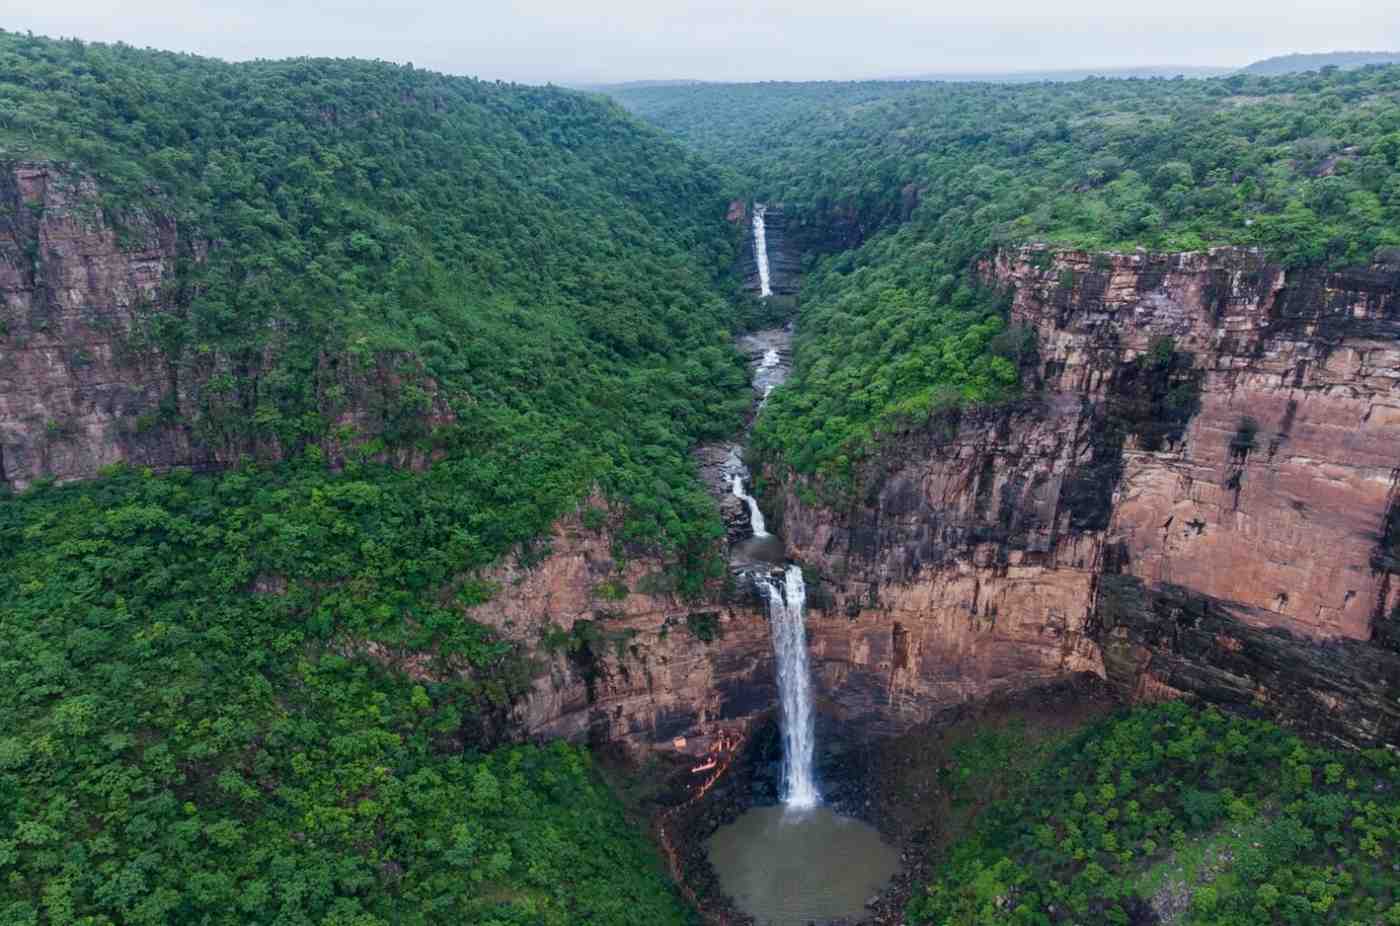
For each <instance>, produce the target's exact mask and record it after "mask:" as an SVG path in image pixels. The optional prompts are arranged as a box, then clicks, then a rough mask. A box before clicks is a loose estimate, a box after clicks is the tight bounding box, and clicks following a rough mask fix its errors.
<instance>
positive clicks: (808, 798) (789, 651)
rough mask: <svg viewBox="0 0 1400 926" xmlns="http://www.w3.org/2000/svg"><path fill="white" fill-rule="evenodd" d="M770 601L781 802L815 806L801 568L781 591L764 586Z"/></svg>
mask: <svg viewBox="0 0 1400 926" xmlns="http://www.w3.org/2000/svg"><path fill="white" fill-rule="evenodd" d="M759 588H761V589H763V593H764V595H766V596H767V598H768V622H769V625H770V627H771V631H770V632H771V633H772V635H773V657H774V659H775V661H776V662H777V666H778V701H779V703H780V705H781V707H782V728H783V803H785V804H787V806H789V807H794V808H805V807H815V806H816V805H817V803H818V802H820V800H821V795H820V794H818V793H817V783H816V781H815V779H814V777H813V775H812V754H813V751H814V749H815V746H816V738H817V737H816V715H815V713H814V712H813V709H812V673H811V670H810V668H809V667H808V665H807V626H806V611H807V586H806V584H805V583H804V582H803V581H802V567H800V566H794V565H790V566H788V567H787V571H786V572H785V573H784V574H783V583H782V585H781V586H779V585H778V583H777V582H776V581H775V580H769V581H767V582H762V583H760V585H759Z"/></svg>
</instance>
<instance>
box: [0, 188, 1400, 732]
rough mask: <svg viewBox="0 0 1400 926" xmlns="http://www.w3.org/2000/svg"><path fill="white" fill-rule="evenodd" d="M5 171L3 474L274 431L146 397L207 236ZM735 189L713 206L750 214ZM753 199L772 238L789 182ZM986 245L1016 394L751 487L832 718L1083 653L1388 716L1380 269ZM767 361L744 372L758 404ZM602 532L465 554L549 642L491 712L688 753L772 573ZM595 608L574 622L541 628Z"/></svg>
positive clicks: (713, 715)
mask: <svg viewBox="0 0 1400 926" xmlns="http://www.w3.org/2000/svg"><path fill="white" fill-rule="evenodd" d="M0 193H3V194H4V196H5V198H6V202H7V203H8V204H9V206H10V215H11V218H10V219H9V220H8V224H7V227H6V229H5V232H6V233H5V235H4V238H3V240H2V241H0V254H3V261H0V292H2V293H3V296H4V299H5V301H6V305H7V307H8V312H9V316H8V317H10V318H11V319H12V320H14V321H11V323H10V324H9V326H8V327H7V329H6V331H5V333H4V339H3V341H4V344H3V357H4V359H3V370H4V372H3V376H4V377H5V383H6V388H5V389H4V390H3V405H0V450H2V451H3V466H4V468H3V473H4V478H5V480H6V481H7V482H8V483H9V484H10V485H11V486H13V487H15V488H23V487H24V486H26V485H28V484H29V483H31V482H33V481H34V480H36V479H40V478H45V479H51V478H57V479H60V480H64V479H75V478H82V477H90V476H93V475H95V474H96V473H97V472H98V470H99V469H100V468H101V467H102V466H104V465H106V464H109V463H112V462H116V461H119V460H120V461H126V462H130V463H133V464H137V465H149V466H153V467H156V468H158V469H169V468H171V467H195V468H207V467H213V466H217V465H220V464H221V463H223V462H226V461H229V460H231V459H233V458H234V455H236V454H237V453H239V452H249V451H258V450H259V449H261V450H262V451H264V452H271V453H272V454H274V455H275V453H276V448H256V447H247V446H221V445H220V444H218V442H217V441H210V440H209V439H208V438H207V437H204V438H201V437H196V436H195V435H194V434H192V433H191V432H189V430H188V429H186V428H182V427H179V426H172V425H170V424H169V423H168V422H167V420H166V419H165V418H162V417H161V415H160V414H159V412H160V407H161V402H163V401H164V402H173V403H175V404H176V405H181V404H184V403H187V402H188V401H189V398H188V397H189V395H190V394H191V393H194V392H197V391H198V389H199V388H200V380H199V379H198V378H197V377H201V376H203V377H208V376H212V375H214V374H215V373H216V372H217V369H216V367H215V366H211V367H210V368H209V369H206V370H203V371H200V370H199V369H198V368H197V367H195V368H194V369H190V368H188V367H186V368H182V369H181V370H180V371H179V376H178V381H176V380H177V376H176V372H175V369H174V367H173V365H165V364H163V363H162V362H161V361H160V358H159V356H158V354H157V352H156V351H155V350H154V349H153V348H150V347H149V346H147V347H143V346H142V342H141V338H140V337H139V334H140V318H141V311H140V307H141V305H142V304H143V302H149V301H151V300H159V299H161V298H165V296H164V295H163V294H165V293H168V290H167V289H162V287H161V283H162V281H163V280H164V279H165V278H166V277H168V275H169V274H171V273H172V268H173V266H174V264H175V262H176V261H177V260H179V259H181V256H182V255H186V256H191V255H192V256H193V258H194V259H197V258H198V255H199V253H200V249H199V246H198V245H197V244H196V243H193V242H190V241H184V240H182V238H181V235H182V234H183V232H181V231H180V230H179V229H176V228H175V227H173V226H171V225H170V224H168V223H164V222H162V221H161V220H160V219H158V218H155V217H152V218H149V219H147V220H145V221H144V222H143V223H142V224H137V225H135V226H128V227H126V228H124V229H123V231H122V236H123V237H121V238H120V239H119V236H118V232H117V230H116V229H114V228H112V227H111V226H110V225H108V224H106V223H105V222H104V220H103V218H102V216H101V212H100V210H98V209H96V208H95V207H94V205H93V203H94V198H93V197H94V191H93V189H92V188H91V184H90V182H88V181H84V180H81V179H74V178H72V177H68V176H65V175H63V174H62V173H61V172H58V171H56V170H54V169H53V168H51V167H43V166H38V165H18V166H14V167H12V168H11V169H10V170H8V171H7V172H6V173H5V174H4V175H3V185H0ZM748 208H749V207H747V206H746V205H745V204H742V203H740V204H736V206H735V207H734V208H732V209H731V216H730V218H731V220H735V221H744V222H747V221H748V220H747V218H746V217H747V216H748V215H751V214H752V213H750V212H749V211H748ZM766 225H767V229H768V233H769V234H770V235H774V234H775V233H776V234H777V235H778V236H781V232H782V228H783V218H782V211H781V209H780V208H778V207H769V209H768V210H767V215H766ZM749 253H750V255H751V251H750V252H749ZM743 260H747V261H748V262H749V263H750V264H752V263H753V258H752V256H750V257H748V258H745V259H743ZM771 263H772V268H773V280H772V288H773V290H774V291H775V292H777V293H779V294H784V293H786V294H792V293H795V292H796V289H797V283H796V273H795V267H796V257H795V254H794V253H793V251H792V248H791V247H790V246H789V245H788V244H786V243H785V242H783V241H782V239H781V237H779V238H778V243H777V246H776V249H775V253H774V256H773V257H772V258H771ZM740 273H741V276H744V275H747V276H748V277H749V278H750V279H752V278H753V277H754V276H756V275H757V271H756V270H754V269H753V268H752V267H750V268H749V269H747V270H746V269H744V268H743V267H742V266H741V269H740ZM979 273H980V274H981V276H982V278H983V279H984V281H985V282H986V283H987V284H988V285H991V286H994V287H996V288H998V289H1001V290H1004V291H1006V292H1007V293H1008V295H1009V298H1010V300H1011V301H1010V306H1011V308H1010V323H1011V326H1012V328H1013V329H1014V330H1018V331H1022V332H1026V333H1027V335H1026V343H1027V345H1028V347H1027V350H1026V352H1025V356H1024V357H1023V360H1022V364H1023V375H1024V378H1025V382H1026V385H1025V389H1024V391H1023V395H1022V397H1021V398H1019V399H1017V400H1015V401H1013V402H1010V403H1008V404H1005V405H1003V406H1000V407H992V408H977V407H970V408H965V409H962V410H960V411H955V412H949V413H946V414H943V415H939V416H937V417H936V418H935V419H934V420H933V421H932V422H931V423H930V424H929V425H928V426H927V427H922V428H917V429H913V430H910V431H908V432H906V433H900V434H897V435H894V436H893V437H891V438H890V439H889V440H887V441H886V442H885V443H884V445H883V446H882V449H881V452H880V454H879V456H878V458H877V459H876V460H874V461H872V463H871V464H869V467H868V471H867V472H866V473H864V474H863V476H864V480H865V481H864V484H865V485H866V486H868V487H869V491H868V492H866V493H865V494H864V496H863V497H861V498H859V499H857V500H856V501H855V502H854V503H853V504H850V505H849V506H846V507H838V508H829V507H826V506H824V505H823V504H821V503H820V502H819V501H818V500H817V496H816V495H815V494H814V493H812V492H810V491H808V490H807V489H806V487H805V486H804V484H803V483H802V482H801V481H800V480H796V479H789V480H787V481H786V482H782V483H773V482H771V481H770V483H769V485H770V486H774V485H776V487H777V489H776V491H770V492H768V493H767V494H766V495H764V496H762V497H760V498H759V503H760V504H761V505H762V507H763V508H764V509H765V511H766V513H767V515H768V527H769V529H770V530H771V531H773V532H774V533H777V534H779V535H781V537H782V538H783V539H784V540H785V541H786V543H787V547H788V555H790V556H791V557H792V558H793V559H794V560H796V561H797V562H800V563H801V564H802V565H803V567H804V570H805V572H806V577H807V585H808V609H809V621H808V632H809V648H810V656H811V660H812V666H813V672H814V681H815V686H816V694H817V699H818V704H819V707H820V710H821V712H822V714H823V717H824V718H825V722H832V723H836V724H838V725H839V726H840V727H842V728H843V729H846V730H849V731H851V732H852V733H853V734H856V735H861V736H868V735H877V734H890V733H896V732H899V731H901V730H905V729H908V728H910V727H912V726H914V725H917V724H920V723H924V722H926V721H929V720H931V719H934V718H936V717H937V716H938V715H939V712H940V711H941V710H944V709H946V708H948V707H950V706H953V705H957V704H958V703H961V702H964V701H967V700H969V699H975V698H979V697H984V696H987V695H990V694H994V693H998V692H1007V691H1012V690H1025V689H1027V688H1030V687H1034V686H1036V685H1039V684H1043V683H1048V682H1052V681H1055V680H1058V679H1062V678H1065V677H1067V676H1072V675H1075V674H1077V673H1089V674H1091V675H1096V676H1099V677H1102V678H1103V679H1105V680H1106V681H1107V682H1108V683H1109V685H1110V686H1111V687H1112V689H1113V690H1114V691H1115V692H1116V693H1117V694H1118V696H1119V697H1120V698H1121V699H1123V700H1124V701H1135V700H1142V699H1163V698H1175V697H1183V696H1186V697H1191V698H1193V699H1200V700H1202V701H1206V702H1210V703H1217V704H1221V705H1226V706H1229V707H1232V708H1235V709H1240V710H1245V711H1248V712H1251V713H1258V714H1261V715H1266V716H1270V717H1274V718H1277V719H1279V720H1280V721H1282V722H1284V723H1288V724H1295V725H1297V726H1299V727H1300V728H1304V729H1307V730H1309V731H1312V732H1314V733H1316V734H1318V735H1320V736H1323V737H1325V738H1328V739H1332V740H1335V741H1337V742H1340V743H1345V744H1349V745H1381V744H1394V743H1395V742H1396V741H1397V737H1400V702H1397V693H1398V692H1397V685H1400V650H1398V648H1400V642H1397V641H1400V629H1397V623H1396V621H1397V618H1396V617H1395V612H1396V606H1397V602H1398V601H1400V588H1397V586H1396V583H1395V582H1394V581H1393V577H1394V576H1395V574H1396V572H1397V570H1400V561H1397V559H1396V552H1395V549H1396V545H1397V544H1400V541H1397V540H1396V531H1400V526H1397V524H1400V502H1397V500H1396V478H1397V477H1396V473H1397V462H1400V387H1398V386H1397V384H1398V383H1400V347H1397V335H1400V269H1397V268H1396V267H1395V266H1388V265H1384V264H1377V265H1375V266H1373V267H1371V268H1370V269H1366V270H1354V271H1347V272H1331V273H1329V272H1322V271H1306V272H1297V271H1285V270H1284V269H1282V268H1281V267H1279V266H1277V265H1274V264H1271V263H1268V262H1267V261H1265V260H1264V259H1263V258H1262V257H1260V256H1259V255H1257V254H1256V253H1253V252H1250V251H1247V250H1243V249H1228V248H1227V249H1216V250H1212V251H1209V252H1196V253H1183V254H1168V255H1153V254H1147V253H1143V252H1139V253H1135V254H1134V253H1130V254H1112V253H1110V254H1094V253H1084V252H1076V251H1069V250H1064V249H1058V250H1057V249H1052V248H1047V247H1042V246H1028V247H1023V248H1018V249H1002V250H1000V251H999V252H997V253H996V254H995V255H994V256H992V257H990V258H988V259H987V260H985V261H984V262H983V263H982V264H981V265H980V268H979ZM740 346H741V348H742V349H743V350H745V351H747V352H748V354H749V356H750V359H751V363H752V365H753V366H754V367H761V366H762V365H763V362H764V359H765V357H770V358H771V357H776V356H777V353H776V352H778V351H781V353H782V355H783V360H782V362H783V363H784V364H786V363H788V362H789V361H788V359H787V351H788V349H789V348H788V346H787V340H786V336H783V335H781V333H778V334H766V335H762V336H758V337H755V338H750V339H748V340H747V341H742V342H741V344H740ZM323 373H324V375H325V376H326V377H327V383H331V382H339V383H340V385H341V386H342V387H343V393H344V394H345V395H347V396H348V397H349V398H347V399H346V400H345V403H344V409H345V410H344V412H343V415H344V417H345V420H346V421H350V420H356V421H359V422H360V423H361V424H362V425H363V426H364V427H365V429H366V430H367V431H372V430H373V428H374V426H375V425H374V422H373V421H372V420H371V419H372V417H373V416H372V415H370V414H368V412H367V411H366V409H368V408H371V407H372V406H373V402H372V401H370V400H368V399H364V400H363V401H356V398H355V397H356V396H360V397H361V398H362V399H363V397H364V396H366V395H371V394H373V393H374V392H375V391H376V390H378V389H382V388H385V387H386V384H388V383H390V382H391V381H393V379H394V377H395V375H396V374H395V373H394V372H393V370H391V369H387V368H383V364H382V363H381V368H379V369H377V370H376V369H370V370H369V371H364V370H361V371H360V372H358V373H355V374H353V375H352V374H350V373H349V372H348V367H347V365H342V366H341V367H340V368H339V369H338V370H337V368H336V365H335V363H334V358H325V363H324V369H323ZM771 385H772V384H771V383H765V382H762V381H760V382H758V383H756V385H755V387H754V388H755V394H754V404H755V407H757V405H758V404H759V402H760V400H761V399H762V398H763V396H764V394H765V393H766V391H767V389H770V388H771ZM430 414H436V415H445V414H448V413H447V412H445V411H444V410H441V409H439V410H436V411H431V412H430ZM326 449H327V450H328V451H330V456H331V458H332V459H334V455H335V450H336V448H334V447H327V448H326ZM732 452H733V447H731V446H726V447H719V448H702V449H701V450H700V451H698V452H697V461H698V463H699V466H700V469H701V471H702V474H705V475H706V480H707V482H708V484H709V485H710V486H711V490H712V493H713V494H714V496H715V498H716V500H717V502H718V504H719V505H720V507H721V510H722V512H723V513H724V516H725V519H726V523H727V524H729V525H730V540H731V541H735V542H737V541H742V540H744V539H746V536H747V534H748V530H747V523H748V517H747V515H748V512H747V511H746V510H744V505H743V502H742V500H740V499H738V498H736V497H735V495H734V493H733V491H732V488H733V486H732V474H731V475H726V473H725V471H724V465H725V460H726V459H729V457H730V454H731V453H732ZM589 505H590V506H593V507H594V508H595V509H603V510H605V509H606V502H604V501H603V500H602V499H600V498H594V499H592V500H591V501H590V503H589ZM613 520H615V519H613ZM609 523H612V521H609ZM618 553H619V548H618V546H617V545H616V544H615V543H614V542H613V541H612V539H611V538H610V536H609V531H608V526H607V525H604V526H602V527H598V526H597V525H594V526H585V524H584V523H583V520H582V518H581V516H575V517H570V518H566V519H564V520H563V521H561V522H560V523H558V524H557V525H556V527H555V530H554V534H553V536H552V537H551V538H550V540H549V543H548V552H547V554H546V555H545V556H544V557H543V558H542V559H540V560H539V561H538V562H533V563H530V564H528V565H527V564H523V563H520V562H515V561H512V560H507V561H505V562H503V563H502V564H500V565H498V566H496V567H494V568H493V569H491V570H489V571H488V573H487V574H486V575H485V580H486V581H488V582H490V583H491V584H492V585H493V586H494V587H497V588H499V589H501V590H502V591H501V593H500V594H498V595H497V596H495V597H494V598H493V600H491V601H489V602H487V603H485V604H481V605H478V606H476V607H474V608H473V609H472V610H471V611H470V612H469V613H470V615H471V616H472V617H473V618H474V619H476V620H479V621H481V622H483V623H485V624H487V625H488V626H491V627H493V628H495V629H497V630H498V631H499V632H500V633H501V634H502V635H503V636H504V637H506V638H508V639H511V640H514V641H516V642H517V643H518V644H519V645H520V646H522V647H525V648H527V649H529V650H530V651H532V652H535V653H536V655H537V656H539V664H540V665H541V666H542V667H543V668H544V671H541V672H540V673H539V674H537V675H536V676H535V677H534V678H533V680H532V682H531V686H530V690H529V692H528V694H527V696H526V697H524V698H523V699H522V700H521V701H520V702H519V703H518V704H516V705H515V707H514V708H512V718H511V723H512V725H514V727H515V728H516V729H518V731H519V732H520V733H521V734H523V735H526V736H531V737H546V736H566V737H569V738H574V739H587V740H590V741H593V742H608V741H623V742H627V743H630V744H632V745H635V746H638V747H660V748H664V749H677V748H678V749H680V750H681V751H684V752H687V753H691V754H694V755H697V756H703V755H705V754H707V753H708V752H709V751H710V748H711V745H712V744H713V743H714V742H716V741H717V740H719V739H721V738H725V737H732V736H734V735H736V734H738V733H741V732H743V731H744V730H745V729H747V728H748V726H749V725H750V724H751V723H752V722H753V720H754V719H755V718H756V717H759V716H762V715H764V714H765V713H766V712H768V711H769V710H770V709H771V707H772V705H773V704H774V703H775V689H774V668H773V662H772V654H771V650H770V647H769V642H768V640H769V634H768V627H767V621H766V618H765V608H764V602H763V601H762V600H760V599H759V598H758V596H756V594H754V593H753V592H752V590H746V589H744V588H742V587H741V586H731V590H730V591H728V592H720V591H716V592H714V593H713V594H712V595H711V600H710V601H708V602H705V603H701V604H697V603H693V602H686V601H683V600H682V599H680V598H679V597H678V596H676V595H675V594H673V593H671V592H670V591H669V590H668V589H667V588H666V584H665V577H664V575H663V573H662V571H661V568H660V564H659V563H657V562H655V561H653V560H650V559H649V558H648V557H647V556H646V555H633V556H622V557H619V556H618ZM619 588H621V589H625V593H624V594H621V595H618V594H617V590H618V589H619ZM585 627H586V628H587V629H588V631H589V635H588V638H587V639H585V640H582V641H581V642H576V644H575V645H574V646H573V647H565V648H563V649H560V650H556V651H553V652H551V651H549V650H548V649H547V648H546V647H545V646H544V645H543V644H542V643H541V640H542V639H544V638H545V637H546V636H548V635H550V634H551V633H555V632H558V633H572V632H574V631H575V629H576V628H578V629H582V628H585ZM385 658H389V659H391V660H394V661H397V662H399V663H401V664H404V665H411V664H412V662H413V659H414V657H413V654H411V653H407V652H405V653H397V654H386V657H385Z"/></svg>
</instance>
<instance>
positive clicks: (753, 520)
mask: <svg viewBox="0 0 1400 926" xmlns="http://www.w3.org/2000/svg"><path fill="white" fill-rule="evenodd" d="M733 479H734V482H733V486H734V496H735V497H736V498H742V499H743V500H744V504H746V505H748V506H749V526H750V527H752V528H753V535H754V536H755V537H767V536H768V525H767V524H766V523H765V522H764V520H763V512H762V511H759V510H758V502H757V501H756V500H755V499H754V497H753V496H752V495H750V494H749V493H747V492H745V491H744V477H743V476H740V475H739V474H738V473H735V474H734V476H733Z"/></svg>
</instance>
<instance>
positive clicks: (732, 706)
mask: <svg viewBox="0 0 1400 926" xmlns="http://www.w3.org/2000/svg"><path fill="white" fill-rule="evenodd" d="M585 510H592V511H594V512H604V511H606V510H607V509H606V507H605V503H604V502H603V501H602V499H601V498H594V499H593V500H592V501H591V503H590V505H589V506H585ZM609 520H611V518H609ZM610 537H611V535H610V533H609V531H608V523H601V524H598V525H597V526H595V527H589V526H586V525H585V520H584V518H583V517H581V516H579V515H575V516H571V517H568V518H565V519H564V520H562V521H561V522H559V523H558V524H557V525H556V527H555V531H554V536H553V537H552V538H551V539H550V542H549V547H548V552H547V554H546V555H545V556H543V557H542V558H541V559H540V560H539V561H538V562H533V563H528V564H527V563H522V562H521V561H520V560H519V559H518V558H517V559H512V560H510V561H507V562H504V563H502V564H500V565H499V566H497V567H496V568H495V569H493V570H491V571H490V572H489V573H488V574H487V575H485V576H484V577H483V578H484V579H485V580H486V581H488V582H490V583H491V584H492V585H494V586H495V587H496V588H497V589H498V590H499V591H498V593H497V594H496V595H495V596H494V597H493V599H492V600H491V601H489V602H487V603H486V604H483V605H479V606H477V607H475V608H473V609H471V611H470V612H469V614H470V616H471V617H472V618H473V619H474V620H477V621H479V622H481V623H483V624H486V625H488V626H490V627H492V628H494V629H495V630H497V631H498V632H499V633H500V634H501V635H502V636H503V637H504V638H506V639H509V640H512V641H515V642H516V643H518V644H520V646H521V647H522V648H523V649H524V650H525V651H527V652H529V653H531V654H532V655H533V659H534V665H535V672H534V675H533V678H532V680H531V687H530V691H529V692H528V694H527V695H526V696H525V697H524V698H522V699H520V700H519V701H518V702H517V703H516V704H515V706H514V709H513V716H512V720H513V721H514V726H515V727H516V729H517V730H518V731H519V732H520V733H522V734H524V735H527V736H531V737H555V736H563V737H567V738H570V739H574V740H588V741H591V742H621V743H625V744H628V745H632V746H657V747H661V748H665V749H667V750H668V751H669V750H679V751H681V752H684V753H687V754H693V755H697V756H699V755H704V754H706V753H708V752H709V751H710V750H711V748H712V747H713V745H714V743H715V742H716V741H718V740H719V739H721V738H724V737H726V736H728V737H731V738H732V736H733V734H735V733H741V732H743V731H744V730H745V729H746V728H747V726H748V725H749V723H750V722H751V721H752V720H753V719H754V718H756V717H759V716H761V715H764V714H766V713H768V712H769V711H771V710H772V708H773V705H774V704H775V703H776V698H777V692H776V688H775V682H774V675H773V654H772V649H771V647H770V646H769V640H768V622H767V620H766V618H765V616H764V614H763V610H762V609H761V608H760V607H758V603H757V602H756V601H749V600H744V599H742V598H740V599H736V600H733V601H727V602H724V603H718V604H716V603H711V604H693V603H687V602H684V601H682V600H681V599H679V598H678V597H677V596H676V595H674V594H673V593H672V592H671V591H670V589H669V585H668V580H667V577H666V575H665V574H664V572H662V571H661V569H660V564H659V563H657V562H656V561H655V560H652V559H650V558H648V557H646V556H645V555H636V556H633V557H630V558H627V559H625V560H623V559H619V557H618V555H617V554H618V551H617V549H616V547H615V546H614V544H613V542H612V540H611V539H610ZM721 597H723V596H721Z"/></svg>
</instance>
